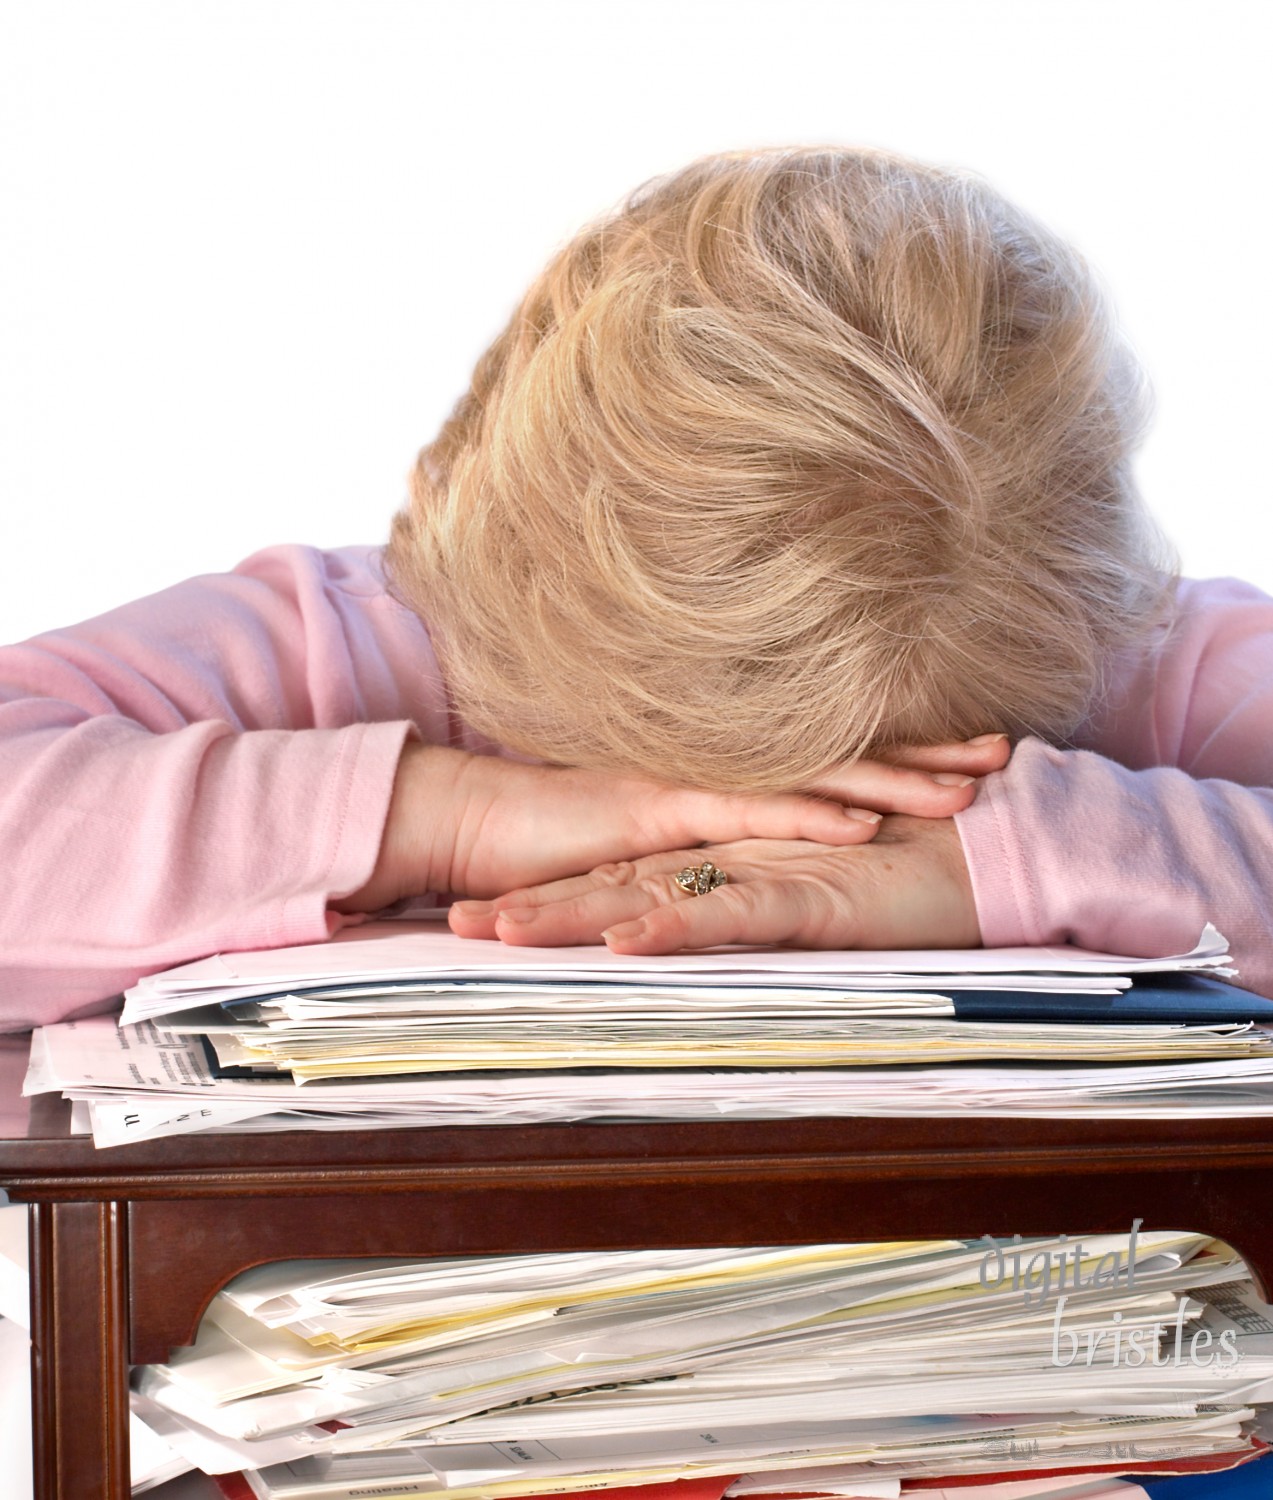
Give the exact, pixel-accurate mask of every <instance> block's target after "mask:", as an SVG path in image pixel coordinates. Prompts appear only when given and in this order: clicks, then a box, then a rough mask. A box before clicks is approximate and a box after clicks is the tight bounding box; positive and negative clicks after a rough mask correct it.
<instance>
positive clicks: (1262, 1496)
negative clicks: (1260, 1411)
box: [1123, 1453, 1273, 1500]
mask: <svg viewBox="0 0 1273 1500" xmlns="http://www.w3.org/2000/svg"><path fill="white" fill-rule="evenodd" d="M1123 1477H1124V1479H1129V1480H1130V1481H1131V1482H1132V1483H1133V1484H1138V1485H1140V1487H1141V1489H1143V1490H1144V1491H1145V1493H1146V1494H1147V1495H1148V1496H1149V1500H1273V1454H1269V1453H1266V1454H1264V1456H1263V1457H1262V1458H1256V1459H1252V1460H1251V1462H1250V1463H1248V1464H1240V1465H1239V1466H1238V1467H1237V1468H1236V1469H1226V1470H1225V1471H1224V1472H1223V1473H1222V1474H1175V1475H1173V1476H1171V1477H1170V1478H1168V1479H1150V1478H1148V1477H1147V1476H1146V1475H1144V1474H1125V1475H1124V1476H1123Z"/></svg>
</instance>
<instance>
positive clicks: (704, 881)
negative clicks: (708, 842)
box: [672, 859, 729, 896]
mask: <svg viewBox="0 0 1273 1500" xmlns="http://www.w3.org/2000/svg"><path fill="white" fill-rule="evenodd" d="M672 879H673V880H675V881H676V883H677V885H679V886H680V888H681V889H682V890H683V891H688V892H689V894H690V895H691V896H706V895H707V893H708V891H714V890H715V889H716V887H717V886H719V885H725V884H727V883H728V881H729V876H728V875H726V874H725V872H724V870H722V869H721V868H720V867H719V866H718V865H714V864H713V863H712V862H711V860H710V859H705V860H704V861H703V863H702V864H701V865H686V867H685V868H684V869H683V870H678V871H677V872H676V874H675V875H673V876H672Z"/></svg>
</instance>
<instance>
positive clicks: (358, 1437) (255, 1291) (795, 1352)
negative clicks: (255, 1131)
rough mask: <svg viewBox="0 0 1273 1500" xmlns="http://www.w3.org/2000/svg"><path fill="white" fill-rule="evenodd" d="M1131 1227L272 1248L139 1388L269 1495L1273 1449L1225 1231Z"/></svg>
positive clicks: (747, 1490)
mask: <svg viewBox="0 0 1273 1500" xmlns="http://www.w3.org/2000/svg"><path fill="white" fill-rule="evenodd" d="M1138 1227H1139V1226H1135V1227H1134V1228H1133V1231H1132V1233H1131V1234H1129V1235H1128V1234H1124V1235H1104V1236H1093V1237H1088V1238H1085V1239H1083V1240H1077V1239H1067V1238H1066V1237H1065V1236H1059V1237H1057V1238H1055V1239H1051V1240H1027V1241H1024V1242H1023V1241H1021V1240H1020V1239H1019V1238H1015V1239H1014V1240H1013V1241H993V1240H990V1239H988V1238H987V1239H983V1240H981V1241H976V1242H961V1241H944V1242H931V1241H928V1242H918V1243H893V1244H868V1245H817V1246H801V1247H797V1248H770V1249H746V1250H738V1249H731V1250H658V1251H636V1252H630V1253H629V1252H621V1253H614V1252H612V1253H607V1254H563V1255H539V1256H515V1257H490V1258H473V1259H457V1260H433V1261H424V1262H416V1263H411V1262H404V1261H386V1262H366V1261H362V1262H359V1261H345V1262H313V1261H305V1262H290V1263H283V1264H278V1265H271V1266H266V1267H261V1268H259V1269H257V1270H254V1271H251V1272H248V1273H247V1274H246V1275H245V1276H242V1277H240V1278H239V1279H238V1280H237V1281H235V1282H234V1283H232V1284H231V1285H230V1286H229V1287H227V1288H226V1289H225V1290H224V1291H222V1292H221V1293H219V1294H218V1296H217V1297H216V1298H215V1299H214V1301H213V1303H212V1305H211V1307H210V1309H209V1311H208V1314H207V1316H206V1317H205V1320H204V1323H203V1326H202V1328H201V1331H200V1334H199V1339H198V1342H197V1343H196V1344H195V1345H194V1346H193V1347H192V1348H190V1349H186V1350H182V1351H180V1352H179V1353H178V1354H177V1355H176V1356H175V1358H174V1359H173V1361H172V1363H170V1364H168V1365H164V1366H148V1367H145V1368H143V1369H141V1370H139V1371H138V1372H136V1377H135V1395H134V1400H135V1403H136V1410H137V1412H138V1414H139V1415H140V1417H141V1418H142V1419H143V1420H145V1421H146V1422H147V1423H148V1424H150V1425H151V1426H152V1427H153V1428H154V1429H155V1430H156V1432H157V1433H159V1434H160V1435H162V1436H163V1438H164V1439H165V1440H166V1441H167V1442H168V1443H170V1444H171V1445H172V1446H173V1447H174V1448H175V1449H176V1450H177V1451H178V1452H179V1453H181V1454H183V1455H184V1456H185V1457H186V1458H187V1459H188V1460H189V1461H190V1462H192V1463H194V1464H196V1465H198V1466H199V1467H201V1468H203V1469H204V1470H205V1471H207V1472H209V1473H225V1472H227V1471H235V1470H237V1471H241V1472H242V1474H243V1478H244V1481H245V1482H246V1484H247V1485H248V1487H249V1488H250V1491H251V1493H252V1494H253V1495H256V1496H260V1497H267V1500H334V1497H343V1496H346V1495H349V1494H367V1495H371V1494H374V1495H378V1496H390V1495H407V1494H412V1495H433V1494H436V1495H438V1496H439V1497H441V1496H442V1495H445V1496H446V1497H447V1500H479V1497H491V1500H499V1497H505V1496H507V1497H514V1496H539V1495H544V1496H547V1495H560V1494H573V1493H575V1492H578V1491H581V1490H588V1489H593V1488H603V1487H616V1488H620V1489H624V1488H630V1487H633V1486H649V1485H655V1484H667V1483H669V1482H673V1481H694V1480H708V1479H714V1480H716V1481H718V1484H717V1487H716V1488H715V1489H714V1491H713V1492H712V1493H713V1494H714V1496H716V1497H719V1496H720V1495H722V1494H724V1493H726V1492H728V1493H729V1494H730V1495H731V1496H739V1497H741V1496H750V1495H757V1496H758V1495H762V1494H763V1495H774V1496H779V1495H795V1494H818V1495H822V1494H835V1495H840V1496H862V1497H865V1496H873V1497H881V1500H888V1497H897V1496H899V1495H902V1494H905V1493H908V1490H907V1489H906V1488H905V1486H906V1485H907V1483H908V1482H913V1481H919V1480H923V1479H927V1480H930V1481H931V1480H932V1479H934V1478H940V1477H943V1476H944V1477H950V1476H967V1475H974V1474H981V1475H986V1476H992V1475H1000V1476H1001V1475H1003V1474H1004V1472H1005V1471H1007V1472H1010V1473H1015V1474H1016V1475H1017V1476H1018V1477H1021V1478H1024V1477H1028V1476H1030V1475H1031V1474H1038V1473H1043V1472H1054V1471H1057V1470H1073V1469H1079V1470H1087V1471H1088V1472H1089V1474H1090V1473H1091V1472H1093V1471H1104V1472H1106V1473H1115V1474H1116V1473H1126V1472H1128V1471H1131V1472H1133V1473H1135V1472H1138V1471H1139V1472H1148V1473H1161V1472H1164V1471H1165V1472H1173V1471H1189V1470H1195V1471H1196V1470H1198V1469H1203V1470H1209V1469H1216V1470H1220V1469H1227V1468H1229V1467H1231V1466H1233V1465H1236V1464H1240V1463H1244V1462H1247V1461H1250V1462H1252V1463H1254V1464H1259V1465H1263V1464H1264V1462H1265V1460H1264V1459H1263V1457H1262V1455H1264V1454H1265V1453H1266V1451H1267V1450H1266V1448H1265V1445H1264V1444H1263V1442H1262V1441H1261V1440H1260V1439H1259V1437H1258V1436H1256V1435H1255V1432H1254V1424H1255V1423H1256V1421H1257V1417H1258V1408H1259V1407H1260V1406H1261V1404H1263V1403H1268V1402H1271V1401H1273V1323H1271V1322H1270V1321H1269V1317H1268V1310H1267V1309H1264V1308H1262V1307H1261V1306H1260V1304H1259V1302H1258V1301H1257V1300H1256V1298H1255V1295H1254V1292H1253V1288H1252V1286H1251V1282H1250V1280H1249V1277H1248V1275H1247V1272H1246V1269H1245V1267H1244V1266H1243V1264H1242V1262H1241V1261H1240V1260H1239V1259H1238V1258H1237V1257H1236V1256H1235V1255H1234V1254H1233V1252H1232V1251H1230V1250H1228V1249H1227V1248H1226V1247H1224V1246H1223V1245H1220V1244H1218V1243H1217V1242H1215V1241H1211V1240H1208V1239H1207V1238H1206V1237H1204V1236H1198V1235H1191V1234H1185V1233H1173V1232H1161V1233H1152V1234H1150V1233H1138V1232H1137V1230H1138ZM1263 1472H1264V1475H1265V1478H1266V1481H1268V1480H1269V1478H1270V1476H1273V1459H1270V1460H1269V1462H1268V1465H1267V1467H1266V1468H1265V1469H1264V1470H1263ZM670 1493H672V1494H675V1493H678V1492H676V1491H672V1492H670Z"/></svg>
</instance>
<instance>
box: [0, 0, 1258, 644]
mask: <svg viewBox="0 0 1273 1500" xmlns="http://www.w3.org/2000/svg"><path fill="white" fill-rule="evenodd" d="M1268 14H1269V7H1268V6H1267V5H1265V4H1263V3H1261V0H1211V3H1207V4H1196V5H1195V4H1185V3H1174V4H1173V3H1171V0H1154V3H1140V0H1100V3H1097V4H1089V3H1085V0H1068V3H1064V4H1055V3H1052V0H933V3H930V0H891V3H890V0H839V3H814V0H785V3H780V0H764V3H747V0H734V3H728V4H724V3H714V0H677V3H666V0H647V3H645V4H634V3H629V4H620V5H616V4H607V3H605V0H587V3H580V4H574V3H568V0H558V3H549V0H520V3H500V0H463V3H462V4H461V3H459V0H455V3H450V0H448V3H430V0H403V3H386V0H299V3H289V0H278V3H271V0H250V3H241V0H200V3H190V0H153V3H140V0H109V3H106V0H101V3H79V0H0V215H2V218H0V527H2V531H0V542H2V545H0V639H14V638H18V637H22V636H25V635H28V634H31V633H34V632H35V631H37V630H40V629H44V628H47V627H50V626H53V625H56V624H59V623H65V622H67V621H69V620H72V619H76V618H81V617H83V616H86V615H89V614H93V613H96V612H97V611H99V610H101V609H104V608H107V607H109V606H110V605H112V604H114V603H117V602H120V601H122V600H124V599H127V598H130V597H133V596H136V595H138V594H141V593H144V592H148V591H150V590H152V589H154V588H157V587H160V586H162V585H163V584H164V583H167V582H170V581H173V580H175V579H177V578H180V577H184V576H186V575H188V574H190V573H194V572H200V571H206V570H209V569H217V568H224V567H228V566H231V565H232V564H233V563H234V562H235V561H237V560H238V559H239V558H240V557H242V556H244V555H245V554H247V553H248V552H250V551H252V550H254V549H255V548H257V547H259V546H263V545H267V544H269V543H272V542H277V541H287V540H293V541H307V542H313V543H317V544H321V545H338V544H340V543H343V542H350V541H377V540H380V539H381V538H382V537H383V536H384V534H385V530H386V527H387V523H388V518H389V516H390V514H391V513H392V511H393V510H394V508H395V507H396V505H397V503H398V501H399V498H400V496H401V494H402V490H403V477H404V475H405V473H406V471H407V469H408V468H409V466H410V464H411V462H412V460H413V458H414V454H415V451H416V449H417V448H418V447H419V445H420V444H421V443H422V442H424V441H426V440H427V439H428V438H429V437H430V436H431V435H432V433H433V431H434V429H435V428H436V426H437V424H438V422H439V420H440V418H441V417H442V416H443V415H444V413H445V412H446V410H447V409H448V408H449V406H450V404H451V402H452V401H453V400H454V399H455V397H456V396H457V395H458V394H459V392H460V391H461V390H462V388H463V386H464V384H465V382H466V379H467V375H468V371H469V368H470V366H471V364H472V362H473V359H474V358H475V356H476V355H477V354H478V353H479V351H480V350H481V348H482V347H483V346H484V345H485V343H486V342H487V341H488V340H489V338H490V337H491V336H492V335H493V334H494V332H495V331H496V329H497V328H498V327H499V325H500V323H501V322H502V320H503V319H504V317H505V316H506V315H507V313H508V311H509V309H510V308H511V306H512V304H513V303H514V301H515V300H516V298H517V296H518V294H519V293H520V291H521V290H522V288H523V286H524V284H525V283H526V281H527V280H528V279H529V277H530V276H531V275H532V274H533V273H534V271H535V270H536V269H537V268H538V266H539V265H540V263H541V262H542V261H543V259H544V258H545V256H546V255H547V253H548V252H549V251H550V250H551V249H552V247H553V246H554V245H555V244H556V243H557V242H558V241H559V240H561V239H562V238H564V237H565V236H566V235H568V234H569V233H570V232H571V231H572V230H573V229H574V228H575V227H577V225H578V224H579V223H580V222H582V221H583V220H585V219H586V218H588V217H590V216H591V215H592V214H594V213H596V212H597V211H599V210H601V209H602V208H604V207H605V206H607V205H608V204H609V203H610V202H612V201H613V200H614V199H615V198H617V197H618V196H619V195H621V194H622V193H624V192H625V191H626V190H628V189H629V188H631V187H632V186H634V185H635V184H636V183H637V182H639V181H641V180H642V179H644V178H645V177H647V176H649V175H651V174H652V173H655V172H658V171H662V170H665V169H668V168H672V167H675V166H678V165H680V164H681V163H683V162H684V161H686V160H688V159H690V158H691V157H693V156H696V155H698V154H700V153H702V152H705V151H709V150H715V149H720V148H732V147H741V146H748V145H761V144H771V143H781V142H801V141H815V142H820V141H837V142H855V143H857V142H861V143H873V144H882V145H886V146H891V147H894V148H897V149H900V150H903V151H907V152H910V153H912V154H914V155H918V156H921V157H925V158H928V159H932V160H937V161H943V162H952V163H956V164H959V165H966V166H972V167H975V168H977V169H978V170H980V171H982V172H983V173H984V174H985V175H986V176H988V177H989V178H990V179H991V180H992V181H994V182H995V183H996V184H998V185H999V186H1000V187H1001V188H1002V189H1004V190H1005V191H1006V192H1007V193H1008V194H1009V195H1010V196H1014V197H1016V198H1017V199H1019V200H1020V201H1022V202H1023V203H1024V204H1025V205H1026V206H1028V207H1029V208H1031V209H1032V210H1033V211H1034V212H1036V213H1037V214H1039V215H1040V216H1041V217H1043V218H1044V219H1045V220H1047V221H1048V222H1050V223H1052V224H1053V225H1054V226H1055V227H1057V228H1058V229H1060V230H1061V231H1062V232H1064V233H1066V234H1067V235H1069V236H1070V237H1071V238H1072V239H1073V240H1075V241H1076V242H1077V243H1078V244H1079V245H1080V246H1081V247H1082V248H1083V249H1084V250H1085V251H1086V252H1087V254H1088V255H1089V257H1090V258H1091V259H1092V260H1093V261H1094V263H1095V264H1096V265H1097V266H1098V267H1099V268H1100V270H1101V271H1102V273H1103V274H1104V276H1105V279H1106V281H1107V282H1108V284H1109V285H1110V286H1111V287H1112V289H1113V292H1114V295H1115V299H1116V302H1117V303H1118V305H1119V307H1120V309H1121V312H1122V314H1123V317H1124V321H1125V324H1126V326H1127V328H1128V330H1129V332H1130V334H1131V336H1132V338H1133V340H1134V342H1135V344H1136V346H1137V347H1138V349H1139V351H1140V353H1141V355H1142V358H1143V360H1144V362H1145V364H1146V366H1147V367H1148V369H1149V372H1150V375H1151V377H1152V380H1153V382H1154V385H1155V388H1156V390H1157V394H1158V418H1157V423H1156V427H1155V430H1154V433H1153V435H1152V437H1151V439H1150V441H1149V443H1148V445H1147V446H1146V449H1145V451H1144V455H1143V460H1142V463H1141V467H1140V473H1141V479H1142V486H1143V488H1144V490H1145V493H1146V495H1147V497H1148V499H1149V500H1150V502H1151V506H1152V508H1153V509H1154V510H1155V512H1156V513H1157V514H1158V515H1159V516H1160V518H1161V519H1162V520H1163V522H1164V524H1165V526H1166V528H1167V530H1168V532H1169V534H1170V535H1171V536H1172V537H1173V538H1174V540H1175V541H1176V543H1177V545H1178V546H1179V547H1180V549H1181V551H1182V553H1183V557H1184V563H1185V567H1186V571H1188V572H1190V573H1193V574H1208V573H1237V574H1240V575H1244V576H1246V577H1248V578H1251V579H1253V580H1254V581H1256V582H1259V583H1261V584H1262V585H1263V586H1264V587H1266V588H1269V589H1270V590H1273V549H1270V547H1269V546H1268V541H1269V537H1270V522H1269V520H1268V519H1267V517H1268V511H1269V478H1268V474H1269V466H1268V462H1267V458H1266V450H1267V447H1268V444H1269V437H1270V433H1269V429H1270V425H1271V424H1270V422H1269V419H1268V411H1269V407H1270V395H1271V394H1273V393H1271V391H1270V376H1269V365H1270V344H1271V338H1270V335H1271V333H1273V327H1271V324H1273V317H1271V315H1270V310H1269V292H1268V279H1269V276H1270V274H1271V272H1270V268H1269V252H1270V243H1271V241H1273V236H1271V235H1270V214H1269V209H1268V206H1267V205H1268V200H1269V193H1270V189H1269V185H1268V184H1269V178H1270V164H1269V161H1268V147H1269V143H1270V130H1269V124H1270V118H1269V117H1270V104H1269V98H1270V89H1269V87H1268V78H1267V67H1268V50H1267V41H1268V32H1269V24H1268V22H1267V21H1266V19H1265V17H1266V16H1267V15H1268Z"/></svg>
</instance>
